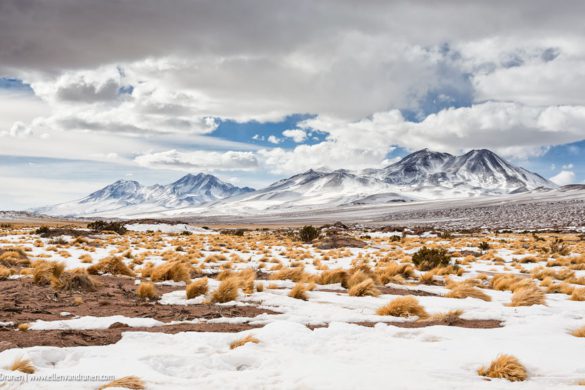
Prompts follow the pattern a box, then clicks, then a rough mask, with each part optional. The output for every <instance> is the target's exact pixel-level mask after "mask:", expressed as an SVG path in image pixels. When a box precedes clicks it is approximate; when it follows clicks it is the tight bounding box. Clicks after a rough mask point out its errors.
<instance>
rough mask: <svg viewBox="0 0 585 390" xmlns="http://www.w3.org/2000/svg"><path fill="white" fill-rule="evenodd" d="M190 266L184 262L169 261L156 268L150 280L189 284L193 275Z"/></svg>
mask: <svg viewBox="0 0 585 390" xmlns="http://www.w3.org/2000/svg"><path fill="white" fill-rule="evenodd" d="M189 271H190V268H189V265H188V264H186V263H183V262H182V261H169V262H166V263H164V264H161V265H159V266H158V267H154V268H153V269H152V272H151V273H150V278H151V279H152V280H153V281H155V282H159V281H164V280H172V281H174V282H189V281H190V280H191V275H190V273H189Z"/></svg>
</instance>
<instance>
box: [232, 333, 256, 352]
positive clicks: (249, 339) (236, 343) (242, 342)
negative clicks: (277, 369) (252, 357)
mask: <svg viewBox="0 0 585 390" xmlns="http://www.w3.org/2000/svg"><path fill="white" fill-rule="evenodd" d="M259 342H260V340H258V339H257V338H256V337H254V336H252V335H248V336H246V337H243V338H241V339H238V340H235V341H233V342H232V343H231V344H230V349H236V348H238V347H241V346H243V345H245V344H248V343H254V344H258V343H259Z"/></svg>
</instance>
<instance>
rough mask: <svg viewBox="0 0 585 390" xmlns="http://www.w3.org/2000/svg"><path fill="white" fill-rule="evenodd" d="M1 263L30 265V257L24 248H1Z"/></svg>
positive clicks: (15, 265) (20, 265) (8, 265)
mask: <svg viewBox="0 0 585 390" xmlns="http://www.w3.org/2000/svg"><path fill="white" fill-rule="evenodd" d="M0 265H3V266H5V267H28V266H29V265H30V259H29V258H28V256H27V255H26V252H25V251H24V249H22V248H2V249H0Z"/></svg>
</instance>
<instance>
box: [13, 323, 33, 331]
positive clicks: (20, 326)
mask: <svg viewBox="0 0 585 390" xmlns="http://www.w3.org/2000/svg"><path fill="white" fill-rule="evenodd" d="M16 328H17V329H18V330H19V331H21V332H26V331H28V329H29V328H30V325H29V324H26V323H23V324H18V326H17V327H16Z"/></svg>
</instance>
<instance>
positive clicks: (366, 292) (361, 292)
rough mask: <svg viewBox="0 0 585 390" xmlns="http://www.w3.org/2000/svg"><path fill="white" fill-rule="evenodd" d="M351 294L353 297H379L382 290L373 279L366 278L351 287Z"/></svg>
mask: <svg viewBox="0 0 585 390" xmlns="http://www.w3.org/2000/svg"><path fill="white" fill-rule="evenodd" d="M348 293H349V295H351V296H352V297H364V296H371V297H377V296H378V295H380V290H378V289H377V288H376V285H375V284H374V281H373V280H372V279H369V278H368V279H366V280H364V281H363V282H361V283H358V284H356V285H354V286H353V287H351V288H350V289H349V292H348Z"/></svg>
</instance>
